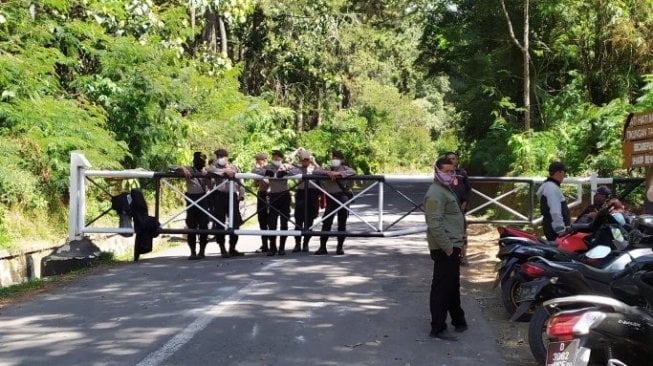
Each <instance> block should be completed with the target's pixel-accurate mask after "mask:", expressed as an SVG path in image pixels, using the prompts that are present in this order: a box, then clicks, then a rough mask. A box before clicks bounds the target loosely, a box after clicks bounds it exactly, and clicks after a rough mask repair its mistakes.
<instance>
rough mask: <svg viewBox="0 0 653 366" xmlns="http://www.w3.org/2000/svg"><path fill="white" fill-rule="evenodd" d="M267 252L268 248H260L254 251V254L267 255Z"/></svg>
mask: <svg viewBox="0 0 653 366" xmlns="http://www.w3.org/2000/svg"><path fill="white" fill-rule="evenodd" d="M268 250H270V249H268V247H260V248H258V249H256V253H267V252H268Z"/></svg>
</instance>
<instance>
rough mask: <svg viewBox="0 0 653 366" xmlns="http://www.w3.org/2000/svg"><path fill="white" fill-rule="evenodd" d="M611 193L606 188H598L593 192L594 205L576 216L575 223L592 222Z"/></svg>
mask: <svg viewBox="0 0 653 366" xmlns="http://www.w3.org/2000/svg"><path fill="white" fill-rule="evenodd" d="M611 195H612V192H611V191H610V188H608V187H606V186H599V187H598V188H597V189H596V192H594V203H592V204H591V205H589V206H587V207H586V208H585V209H584V210H583V212H581V213H580V215H578V218H577V219H576V223H587V222H592V220H594V217H595V216H596V213H597V212H598V211H599V210H600V209H601V208H602V207H603V204H605V202H606V201H607V200H608V199H609V198H610V196H611Z"/></svg>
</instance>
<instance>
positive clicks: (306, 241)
mask: <svg viewBox="0 0 653 366" xmlns="http://www.w3.org/2000/svg"><path fill="white" fill-rule="evenodd" d="M309 240H310V239H309V238H308V237H306V238H304V243H303V244H302V252H308V241H309Z"/></svg>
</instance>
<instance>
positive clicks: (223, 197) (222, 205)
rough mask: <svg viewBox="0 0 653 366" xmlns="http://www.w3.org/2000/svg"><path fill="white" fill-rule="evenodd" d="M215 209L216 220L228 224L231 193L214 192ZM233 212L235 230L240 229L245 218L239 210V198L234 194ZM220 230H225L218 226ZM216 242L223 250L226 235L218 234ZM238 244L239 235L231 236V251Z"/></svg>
mask: <svg viewBox="0 0 653 366" xmlns="http://www.w3.org/2000/svg"><path fill="white" fill-rule="evenodd" d="M213 198H214V200H213V209H214V210H215V211H214V213H213V216H215V218H216V219H218V220H220V221H221V222H224V223H225V224H226V219H227V216H228V215H229V193H227V192H220V191H217V192H214V193H213ZM233 212H234V226H233V228H234V229H238V228H240V224H242V222H243V218H242V217H241V216H240V210H239V209H238V196H237V195H236V194H235V193H234V203H233ZM216 228H217V229H218V230H224V229H223V228H222V225H220V224H217V227H216ZM215 240H216V242H217V243H218V245H220V248H221V249H222V248H223V247H224V242H225V235H224V234H217V235H216V236H215ZM236 243H238V235H233V234H232V235H229V250H230V251H232V250H233V249H235V248H236Z"/></svg>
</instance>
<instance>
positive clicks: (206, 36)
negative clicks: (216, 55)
mask: <svg viewBox="0 0 653 366" xmlns="http://www.w3.org/2000/svg"><path fill="white" fill-rule="evenodd" d="M205 17H206V27H205V28H204V31H203V32H202V40H203V41H205V42H206V43H207V44H208V47H209V50H211V51H213V52H217V51H218V35H217V26H218V16H217V15H216V14H215V12H214V11H213V10H207V11H206V14H205Z"/></svg>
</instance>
